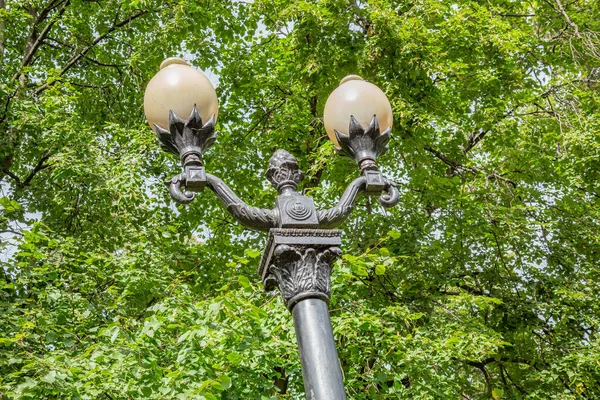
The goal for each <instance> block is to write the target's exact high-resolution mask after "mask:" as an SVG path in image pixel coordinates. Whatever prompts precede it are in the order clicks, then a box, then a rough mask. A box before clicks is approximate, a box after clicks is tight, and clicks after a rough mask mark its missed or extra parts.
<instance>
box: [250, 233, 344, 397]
mask: <svg viewBox="0 0 600 400" xmlns="http://www.w3.org/2000/svg"><path fill="white" fill-rule="evenodd" d="M340 235H341V231H339V230H334V229H297V228H279V229H271V230H270V232H269V239H268V241H267V248H266V250H265V253H264V254H263V258H262V260H261V266H260V269H259V273H260V276H261V277H262V279H263V282H264V284H265V288H266V289H267V290H270V289H272V288H274V287H279V290H280V291H281V295H282V297H283V301H284V303H285V305H286V306H287V308H288V310H290V312H291V313H292V316H293V318H294V327H295V329H296V338H297V340H298V350H299V352H300V361H301V363H302V376H303V377H304V389H305V391H306V399H307V400H345V399H346V395H345V393H344V382H343V377H342V369H341V367H340V361H339V359H338V355H337V351H336V348H335V341H334V338H333V329H332V328H331V321H330V319H329V310H328V309H327V303H328V302H329V296H330V275H331V270H332V266H333V262H334V261H335V259H336V258H337V257H339V256H340V255H341V254H342V251H341V250H340V248H339V246H340V245H341V240H340Z"/></svg>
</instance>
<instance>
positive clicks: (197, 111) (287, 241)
mask: <svg viewBox="0 0 600 400" xmlns="http://www.w3.org/2000/svg"><path fill="white" fill-rule="evenodd" d="M144 111H145V113H146V118H147V119H148V122H149V124H150V126H151V127H153V128H154V130H155V132H156V134H157V135H158V138H159V139H160V142H161V145H162V147H163V149H164V150H166V151H168V152H171V153H174V154H176V155H178V156H179V157H180V158H181V162H182V164H183V170H184V171H183V172H182V173H181V174H179V175H177V176H175V177H174V178H173V179H172V180H171V181H170V182H169V191H170V194H171V197H172V198H173V199H175V200H176V201H178V202H181V203H189V202H191V201H192V200H193V199H194V192H200V191H202V190H203V189H204V188H205V187H206V186H208V187H209V188H210V189H212V190H213V192H215V194H216V195H217V197H218V198H219V199H220V200H221V202H222V203H223V204H224V205H225V206H226V208H227V211H228V212H229V213H230V214H231V215H232V216H233V217H234V218H235V219H237V220H238V221H239V222H240V223H242V224H243V225H244V226H246V227H248V228H250V229H254V230H258V231H266V232H269V236H268V239H267V246H266V249H265V252H264V253H263V255H262V259H261V261H260V267H259V271H258V273H259V275H260V277H261V278H262V281H263V283H264V286H265V289H266V290H272V289H274V288H275V287H276V286H278V287H279V290H280V291H281V294H282V296H283V300H284V302H285V305H286V306H287V308H288V309H289V310H290V311H291V313H292V315H293V318H294V327H295V329H296V336H297V340H298V348H299V351H300V361H301V363H302V374H303V376H304V389H305V391H306V396H307V399H309V400H342V399H345V398H346V395H345V393H344V384H343V381H342V371H341V368H340V363H339V360H338V356H337V352H336V349H335V342H334V338H333V331H332V328H331V322H330V319H329V312H328V309H327V304H328V302H329V298H330V275H331V269H332V264H333V262H334V260H335V259H336V258H337V257H339V256H340V255H341V254H342V251H341V249H340V246H341V240H340V236H341V231H340V230H337V229H333V228H336V227H337V226H339V225H341V224H342V223H343V222H344V220H345V219H346V218H347V217H348V216H349V215H350V212H351V211H352V208H353V206H354V201H355V199H356V196H357V195H358V194H359V193H360V192H364V193H365V194H367V195H375V196H379V202H380V203H381V205H382V206H383V207H392V206H394V205H396V203H397V202H398V200H399V197H400V195H399V193H398V189H397V188H396V185H395V184H394V183H393V182H392V181H390V180H389V179H387V178H386V177H384V176H383V175H382V174H381V172H379V171H378V169H377V166H376V164H375V160H376V159H377V156H378V155H381V154H382V153H383V152H385V151H386V150H387V142H388V141H389V138H390V129H391V126H392V108H391V106H390V102H389V101H388V99H387V98H386V96H385V94H384V93H383V92H382V91H381V90H380V89H379V88H378V87H377V86H375V85H373V84H371V83H368V82H365V81H364V80H362V79H361V78H360V77H359V76H356V75H350V76H347V77H346V78H344V79H343V80H342V81H341V82H340V86H339V87H338V88H337V89H335V90H334V91H333V93H331V95H330V96H329V98H328V99H327V103H326V104H325V112H324V122H325V129H326V131H327V135H328V136H329V138H330V140H331V141H332V142H333V143H334V145H335V148H336V150H337V151H338V152H339V153H341V154H344V155H347V156H349V157H352V158H354V160H355V161H356V163H357V164H358V167H359V168H360V172H361V176H360V177H358V178H356V179H355V180H354V181H353V182H352V183H351V184H350V185H349V186H348V187H347V188H346V190H345V192H344V194H343V195H342V197H341V199H340V200H339V202H338V204H337V205H336V206H335V207H333V208H330V209H328V210H317V209H316V208H315V205H314V203H313V199H312V198H311V197H308V196H303V195H302V194H301V193H299V192H298V191H297V189H298V183H299V182H300V181H301V180H302V178H303V177H304V173H303V172H302V171H300V169H299V168H298V162H297V161H296V159H295V158H294V156H292V155H291V154H290V153H288V152H287V151H285V150H277V151H276V152H275V154H273V156H272V157H271V159H270V160H269V168H268V170H267V173H266V176H267V179H268V180H269V182H271V184H272V185H273V186H274V187H275V188H276V189H277V191H278V192H279V196H278V197H277V199H276V200H275V206H274V208H272V209H270V210H268V209H262V208H256V207H251V206H249V205H247V204H246V203H244V202H243V201H242V200H240V199H239V198H238V197H237V196H236V195H235V193H234V192H233V191H232V190H231V189H230V188H229V187H228V186H227V185H226V184H225V183H224V182H223V181H222V180H221V179H219V178H217V177H216V176H214V175H212V174H209V173H207V172H206V171H205V170H204V166H203V162H202V156H203V154H204V152H205V151H206V149H208V148H209V147H210V146H211V145H212V144H213V143H214V141H215V139H216V133H215V130H214V127H215V122H216V120H217V115H218V102H217V95H216V92H215V89H214V88H213V86H212V84H211V83H210V81H209V80H208V79H207V78H206V76H205V75H204V74H203V73H202V72H200V71H197V70H195V69H193V68H191V67H190V66H189V65H188V64H187V63H186V62H185V61H184V60H182V59H180V58H168V59H166V60H165V61H163V63H162V64H161V66H160V71H159V72H158V73H157V74H156V75H155V76H154V77H153V78H152V80H151V81H150V82H149V83H148V87H147V88H146V93H145V95H144ZM187 115H189V118H188V119H187V120H183V119H181V118H180V116H187ZM202 118H205V120H203V119H202ZM206 118H208V121H207V122H204V121H206ZM165 128H168V129H165Z"/></svg>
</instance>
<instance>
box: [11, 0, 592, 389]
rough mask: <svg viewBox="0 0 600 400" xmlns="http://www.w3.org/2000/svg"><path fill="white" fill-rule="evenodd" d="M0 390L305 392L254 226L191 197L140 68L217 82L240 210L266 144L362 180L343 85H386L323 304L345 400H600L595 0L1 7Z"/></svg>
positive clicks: (256, 190)
mask: <svg viewBox="0 0 600 400" xmlns="http://www.w3.org/2000/svg"><path fill="white" fill-rule="evenodd" d="M0 55H1V58H2V63H1V65H0V131H1V132H2V133H1V134H0V178H1V184H2V186H1V189H2V194H1V196H0V235H1V236H0V237H1V238H2V242H1V245H0V247H1V250H2V251H3V255H2V258H0V263H1V264H2V270H1V273H0V398H1V399H5V398H6V399H36V400H37V399H207V400H210V399H218V398H221V399H263V400H265V399H276V398H277V399H279V398H280V399H285V398H287V399H296V398H301V397H302V396H303V394H302V393H303V386H302V378H301V371H300V366H299V360H298V355H297V349H296V342H295V337H294V331H293V326H292V323H291V317H290V315H289V313H288V312H287V311H286V310H285V308H284V307H283V304H282V302H281V300H280V299H279V297H278V296H277V294H276V293H265V292H264V290H263V289H262V287H261V285H260V283H259V282H258V277H257V275H256V268H257V266H258V260H259V255H260V252H261V248H262V245H263V242H264V236H262V235H259V234H256V233H253V232H250V231H247V230H244V229H243V228H242V227H240V226H239V225H237V224H235V223H234V222H233V220H232V218H231V217H229V216H228V214H227V212H226V211H225V210H223V209H222V208H221V207H220V205H219V204H218V202H217V201H216V199H215V198H214V197H213V196H211V194H210V193H208V192H207V193H203V194H201V195H200V196H199V197H198V198H197V200H196V201H195V202H194V203H192V204H191V205H190V206H188V207H175V206H174V205H173V203H172V201H171V200H170V199H169V197H168V193H167V191H166V190H165V187H164V185H163V183H162V182H163V181H164V180H165V179H168V178H169V177H171V176H173V175H174V174H176V173H178V171H179V166H178V165H177V160H175V159H174V158H172V157H170V156H167V155H164V154H162V153H161V152H160V150H159V148H158V146H157V143H156V141H155V139H154V137H153V135H152V134H151V132H150V130H149V129H148V127H147V126H146V125H145V121H144V116H143V110H142V97H143V91H144V88H145V85H146V83H147V82H148V80H149V79H150V78H151V76H152V75H153V74H154V73H155V72H156V71H157V70H158V65H159V63H160V61H161V60H162V59H164V58H166V57H169V56H174V55H182V56H184V57H185V58H187V59H188V60H190V61H191V63H192V64H193V65H194V66H195V67H198V68H201V69H204V70H210V71H213V73H214V74H216V75H215V76H218V87H217V91H218V94H219V99H220V103H221V112H220V118H219V122H218V126H217V129H218V131H219V139H218V141H217V144H216V145H215V146H214V148H213V149H212V150H211V151H210V153H209V154H208V155H207V157H206V158H207V169H208V170H209V171H211V172H213V173H215V174H217V175H219V176H221V177H222V178H223V179H224V180H226V181H227V183H228V184H230V185H231V186H232V187H233V188H234V189H235V191H236V192H237V193H238V194H239V195H240V197H242V198H244V199H245V200H246V201H247V202H249V203H251V204H253V205H256V206H261V207H270V206H271V204H272V201H273V200H274V197H275V195H276V194H275V192H274V191H273V190H272V189H267V187H266V185H263V184H261V183H260V182H261V181H262V180H263V178H262V176H263V174H264V171H265V167H266V164H267V160H268V158H269V156H270V155H271V154H272V152H273V151H274V150H276V149H278V148H285V149H287V150H289V151H290V152H291V153H293V154H294V155H295V156H296V157H297V158H298V160H299V162H300V164H301V166H302V167H303V169H304V170H305V171H306V172H307V179H306V181H305V184H304V192H305V193H307V194H309V195H311V196H314V198H315V201H316V203H317V205H318V206H319V207H329V206H331V205H333V204H334V202H335V201H336V199H337V198H338V196H339V195H340V194H341V193H342V191H343V189H344V187H345V185H346V184H347V183H348V182H350V181H351V180H352V179H353V178H354V177H355V176H356V174H357V170H356V168H355V166H353V165H352V163H351V162H349V161H346V160H344V159H341V158H339V157H337V156H335V154H334V149H333V146H332V145H331V144H330V143H329V142H328V141H327V139H326V135H325V131H324V127H323V122H322V118H321V116H322V111H323V107H324V103H325V100H326V98H327V96H328V94H329V93H330V92H331V91H332V90H333V89H334V88H335V87H336V86H337V83H338V82H339V80H340V79H341V78H342V77H343V76H345V75H347V74H350V73H358V74H360V75H362V76H363V78H365V79H367V80H369V81H371V82H373V83H375V84H377V85H379V86H380V87H381V88H382V89H383V90H384V91H385V92H386V94H387V95H388V97H389V98H390V100H391V102H392V105H393V109H394V117H395V127H394V130H393V136H394V140H393V142H392V143H391V148H390V151H389V153H388V155H386V156H385V157H383V158H382V159H381V166H382V169H383V170H384V172H385V173H386V174H387V175H389V176H390V177H393V178H394V179H396V180H397V182H398V183H399V187H400V189H401V191H402V199H401V202H400V204H399V206H398V207H396V209H394V210H391V211H389V212H384V211H382V210H381V209H379V207H378V205H377V204H376V203H375V202H374V201H371V200H369V199H362V200H361V201H360V202H359V204H358V206H357V207H356V209H355V212H354V215H353V217H352V218H351V220H349V221H348V222H347V223H346V225H345V239H344V251H345V256H344V257H343V259H342V260H341V261H339V262H338V263H337V264H336V266H335V269H334V275H333V283H332V286H333V298H332V302H331V305H330V307H331V316H332V324H333V326H334V331H335V336H336V341H337V343H338V351H339V355H340V360H341V365H342V368H343V371H344V376H345V383H346V387H347V392H348V397H349V398H351V399H396V398H412V399H460V398H462V399H489V398H493V399H561V400H563V399H579V398H583V399H595V398H600V383H599V382H600V350H599V349H600V338H599V336H598V330H599V329H600V321H599V317H598V316H599V315H600V297H599V296H600V295H599V293H600V287H599V283H600V268H599V265H600V236H599V234H598V232H599V227H600V208H599V206H600V181H599V175H598V171H599V170H600V107H599V105H600V92H599V90H598V88H599V83H598V80H599V79H600V5H599V3H598V2H597V1H596V0H574V1H569V2H566V1H564V0H541V1H538V0H532V1H515V0H489V1H487V2H481V1H475V0H455V1H439V0H413V1H404V0H396V1H392V0H372V1H369V2H365V1H354V0H296V1H290V0H268V1H267V0H255V1H253V2H242V1H233V0H223V1H210V2H209V1H206V0H199V1H198V0H197V1H190V0H180V1H176V0H168V1H158V0H106V1H86V0H18V1H17V0H0Z"/></svg>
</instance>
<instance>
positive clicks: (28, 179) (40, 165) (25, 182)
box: [2, 153, 50, 188]
mask: <svg viewBox="0 0 600 400" xmlns="http://www.w3.org/2000/svg"><path fill="white" fill-rule="evenodd" d="M49 158H50V153H46V154H44V155H43V156H42V157H41V158H40V160H39V161H38V162H37V164H36V165H35V167H33V169H32V170H31V172H30V173H29V175H27V177H26V178H25V180H21V178H19V177H18V176H17V175H15V174H14V173H13V172H11V171H10V170H9V169H8V168H7V167H6V166H4V165H3V166H2V172H4V173H5V174H6V175H8V176H10V177H11V178H12V179H13V180H14V181H15V184H16V185H17V187H19V188H24V187H25V186H28V185H29V184H30V183H31V181H32V180H33V178H34V177H35V176H36V175H37V174H38V173H39V172H40V171H43V170H45V169H46V168H48V167H49V166H50V164H46V161H48V159H49Z"/></svg>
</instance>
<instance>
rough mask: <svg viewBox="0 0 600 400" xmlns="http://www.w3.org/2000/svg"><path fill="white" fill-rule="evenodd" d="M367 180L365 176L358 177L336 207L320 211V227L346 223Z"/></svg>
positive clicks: (331, 226)
mask: <svg viewBox="0 0 600 400" xmlns="http://www.w3.org/2000/svg"><path fill="white" fill-rule="evenodd" d="M366 185H367V180H366V178H365V177H364V176H361V177H359V178H356V179H355V180H353V181H352V183H350V185H348V187H347V188H346V190H345V191H344V194H343V195H342V197H341V198H340V201H339V202H338V203H337V204H336V205H335V207H333V208H330V209H328V210H323V211H319V228H322V229H323V228H324V229H328V228H335V227H338V226H340V225H341V224H343V223H344V221H345V220H346V218H348V216H349V215H350V213H351V212H352V209H354V201H355V200H356V196H358V194H359V193H360V192H363V191H364V190H365V187H366Z"/></svg>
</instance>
